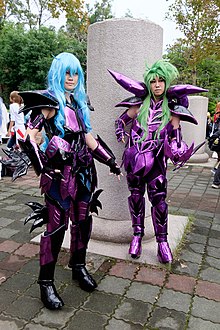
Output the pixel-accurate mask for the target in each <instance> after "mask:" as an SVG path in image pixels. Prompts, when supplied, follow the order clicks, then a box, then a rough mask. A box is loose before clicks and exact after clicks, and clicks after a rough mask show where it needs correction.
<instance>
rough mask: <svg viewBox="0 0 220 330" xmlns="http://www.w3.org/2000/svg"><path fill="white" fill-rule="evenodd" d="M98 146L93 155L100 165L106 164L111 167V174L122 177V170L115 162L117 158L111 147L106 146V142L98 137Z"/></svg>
mask: <svg viewBox="0 0 220 330" xmlns="http://www.w3.org/2000/svg"><path fill="white" fill-rule="evenodd" d="M96 141H97V143H98V146H97V147H96V148H95V150H92V155H93V157H94V158H95V159H97V160H98V161H99V162H100V163H102V164H106V165H107V166H109V167H110V172H112V173H114V174H116V175H120V173H121V170H120V167H119V166H118V165H117V163H116V162H115V156H114V154H113V152H112V151H111V150H110V149H109V147H108V146H107V145H106V144H105V142H104V141H103V140H102V139H101V138H100V136H97V139H96Z"/></svg>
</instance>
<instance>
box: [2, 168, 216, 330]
mask: <svg viewBox="0 0 220 330" xmlns="http://www.w3.org/2000/svg"><path fill="white" fill-rule="evenodd" d="M168 177H169V185H168V186H169V189H168V198H167V201H168V203H169V211H170V213H172V214H183V215H189V217H190V219H191V221H192V223H193V224H192V227H191V229H190V231H189V233H188V234H187V235H186V238H185V243H184V245H183V246H182V247H181V249H180V253H179V254H178V255H176V257H175V261H174V263H173V264H172V266H171V267H168V266H161V267H156V266H151V265H148V264H146V265H143V264H139V263H138V262H134V261H130V262H128V261H122V260H117V259H113V258H108V257H105V256H102V255H95V254H89V255H88V260H87V261H88V267H89V269H90V270H91V272H92V273H93V274H94V277H95V279H96V280H97V282H98V284H99V285H98V288H97V290H95V291H94V292H93V293H86V292H84V291H82V290H81V289H80V288H79V287H78V285H77V283H75V282H73V281H72V280H71V273H70V270H69V269H67V267H66V264H67V260H68V251H67V250H63V251H62V252H61V254H60V258H59V262H58V266H57V269H56V286H57V288H58V290H59V292H60V294H61V296H62V298H63V300H64V302H65V306H64V308H63V309H62V310H61V311H58V312H53V311H49V310H47V309H45V308H44V307H43V306H42V304H41V301H40V299H39V288H38V285H37V283H36V282H37V277H38V269H39V266H38V251H39V246H38V245H36V244H33V243H30V238H31V237H33V236H35V235H36V231H35V233H32V234H30V233H29V229H30V226H31V225H29V224H27V225H26V226H24V218H25V216H26V215H27V214H28V213H29V211H30V209H29V208H28V207H27V206H26V205H25V203H26V202H28V201H30V200H36V201H41V200H42V197H41V196H40V194H39V190H38V180H37V178H36V176H35V174H34V173H33V171H29V173H28V175H27V176H26V177H23V178H20V179H18V180H17V181H16V182H14V183H12V182H11V179H10V178H9V177H4V178H3V180H1V181H0V192H1V194H0V208H1V211H0V297H1V298H0V329H4V330H9V329H10V330H14V329H24V330H46V329H52V330H55V329H69V330H70V329H71V330H74V329H80V330H84V329H94V330H99V329H100V330H101V329H105V330H127V329H129V330H130V329H131V330H136V329H137V330H138V329H152V330H155V329H166V330H168V329H173V330H178V329H180V330H185V329H190V330H198V329H199V330H207V329H208V330H217V329H218V330H219V329H220V313H219V311H220V256H219V247H220V236H219V232H220V191H219V190H214V189H212V188H211V183H212V179H213V178H212V176H211V172H210V168H206V167H196V166H189V167H188V168H187V167H186V168H182V169H181V170H179V171H178V173H174V172H173V171H172V169H171V168H169V170H168ZM38 231H39V232H41V231H42V229H38Z"/></svg>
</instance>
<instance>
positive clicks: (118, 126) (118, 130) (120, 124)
mask: <svg viewBox="0 0 220 330" xmlns="http://www.w3.org/2000/svg"><path fill="white" fill-rule="evenodd" d="M131 122H132V118H131V117H129V116H128V114H127V111H125V112H124V113H123V114H122V115H121V116H120V117H119V118H118V119H116V121H115V135H116V137H117V140H118V142H120V141H122V140H123V139H124V137H125V135H128V133H126V132H125V130H124V128H125V126H126V125H128V124H129V123H131Z"/></svg>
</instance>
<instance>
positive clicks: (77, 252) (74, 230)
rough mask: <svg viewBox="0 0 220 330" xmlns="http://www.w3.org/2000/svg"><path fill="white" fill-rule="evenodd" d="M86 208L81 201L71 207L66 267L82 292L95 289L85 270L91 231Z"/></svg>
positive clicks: (91, 278) (90, 220)
mask: <svg viewBox="0 0 220 330" xmlns="http://www.w3.org/2000/svg"><path fill="white" fill-rule="evenodd" d="M74 206H75V207H74ZM88 208H89V203H86V202H83V201H81V202H77V203H75V205H72V207H71V212H70V217H71V220H72V225H71V226H70V234H71V243H70V252H71V257H70V260H69V264H68V266H69V267H70V268H72V279H73V280H77V281H78V282H79V286H80V288H81V289H82V290H84V291H87V292H91V291H93V290H94V289H95V288H96V287H97V284H96V282H95V280H94V279H93V277H92V276H91V275H90V274H89V272H88V271H87V269H86V249H87V245H88V242H89V239H90V235H91V229H92V216H91V215H88V213H89V211H88Z"/></svg>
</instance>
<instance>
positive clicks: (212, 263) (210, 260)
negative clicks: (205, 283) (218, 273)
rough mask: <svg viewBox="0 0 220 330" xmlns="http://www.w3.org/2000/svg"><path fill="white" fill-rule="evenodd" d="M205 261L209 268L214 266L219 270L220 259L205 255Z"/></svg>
mask: <svg viewBox="0 0 220 330" xmlns="http://www.w3.org/2000/svg"><path fill="white" fill-rule="evenodd" d="M205 263H206V264H207V265H208V266H209V267H210V268H216V269H219V270H220V259H216V258H212V257H208V256H207V257H206V258H205Z"/></svg>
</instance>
